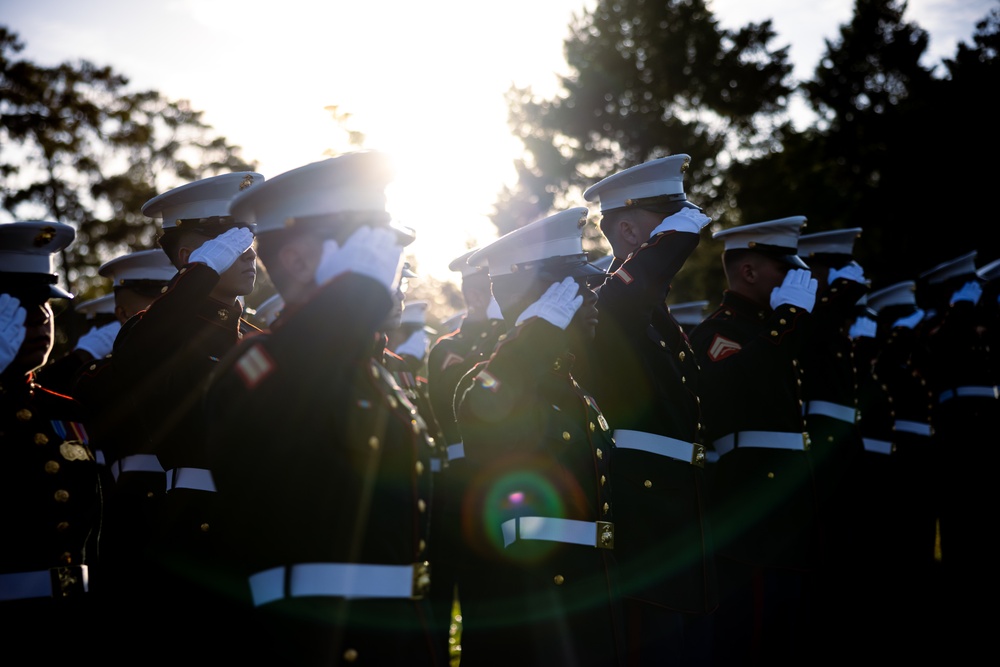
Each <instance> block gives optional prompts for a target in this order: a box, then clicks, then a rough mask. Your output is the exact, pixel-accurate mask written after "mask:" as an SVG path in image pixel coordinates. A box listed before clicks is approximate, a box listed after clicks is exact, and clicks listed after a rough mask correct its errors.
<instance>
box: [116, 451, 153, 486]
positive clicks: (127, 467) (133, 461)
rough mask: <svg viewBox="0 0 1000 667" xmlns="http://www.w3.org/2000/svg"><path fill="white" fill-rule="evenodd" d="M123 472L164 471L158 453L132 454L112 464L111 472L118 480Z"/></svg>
mask: <svg viewBox="0 0 1000 667" xmlns="http://www.w3.org/2000/svg"><path fill="white" fill-rule="evenodd" d="M123 472H163V466H161V465H160V460H159V459H158V458H156V454H132V455H131V456H123V457H122V458H120V459H118V460H117V461H115V462H114V463H112V464H111V474H112V475H114V477H115V480H116V481H117V479H118V476H119V475H121V474H122V473H123Z"/></svg>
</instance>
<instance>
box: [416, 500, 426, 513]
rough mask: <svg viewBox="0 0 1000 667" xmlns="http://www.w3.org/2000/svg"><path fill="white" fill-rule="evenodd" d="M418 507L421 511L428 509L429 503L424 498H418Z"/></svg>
mask: <svg viewBox="0 0 1000 667" xmlns="http://www.w3.org/2000/svg"><path fill="white" fill-rule="evenodd" d="M417 509H418V510H420V511H421V512H426V511H427V503H425V502H424V499H423V498H418V499H417Z"/></svg>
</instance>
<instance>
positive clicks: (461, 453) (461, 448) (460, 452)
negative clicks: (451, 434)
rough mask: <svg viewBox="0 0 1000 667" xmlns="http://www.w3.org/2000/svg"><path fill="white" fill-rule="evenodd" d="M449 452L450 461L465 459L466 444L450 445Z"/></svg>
mask: <svg viewBox="0 0 1000 667" xmlns="http://www.w3.org/2000/svg"><path fill="white" fill-rule="evenodd" d="M447 451H448V460H449V461H454V460H455V459H462V458H465V443H461V442H459V443H458V444H454V445H448V449H447Z"/></svg>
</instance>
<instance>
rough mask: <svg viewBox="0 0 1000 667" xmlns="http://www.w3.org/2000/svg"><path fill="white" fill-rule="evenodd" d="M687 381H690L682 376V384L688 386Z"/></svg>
mask: <svg viewBox="0 0 1000 667" xmlns="http://www.w3.org/2000/svg"><path fill="white" fill-rule="evenodd" d="M687 381H688V379H687V378H686V377H684V376H683V375H682V376H681V384H687Z"/></svg>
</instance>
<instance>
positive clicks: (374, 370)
mask: <svg viewBox="0 0 1000 667" xmlns="http://www.w3.org/2000/svg"><path fill="white" fill-rule="evenodd" d="M372 377H374V378H377V377H378V369H377V368H375V366H372Z"/></svg>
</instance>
